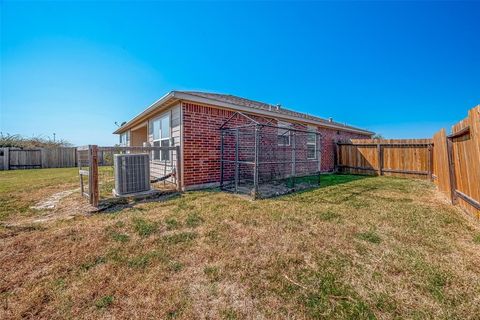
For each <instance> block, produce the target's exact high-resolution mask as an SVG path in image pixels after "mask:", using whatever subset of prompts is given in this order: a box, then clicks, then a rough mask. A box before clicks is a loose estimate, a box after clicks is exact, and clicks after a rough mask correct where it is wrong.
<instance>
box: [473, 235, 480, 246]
mask: <svg viewBox="0 0 480 320" xmlns="http://www.w3.org/2000/svg"><path fill="white" fill-rule="evenodd" d="M473 242H474V243H476V244H480V233H479V234H476V235H475V236H474V237H473Z"/></svg>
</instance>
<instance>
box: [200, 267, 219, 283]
mask: <svg viewBox="0 0 480 320" xmlns="http://www.w3.org/2000/svg"><path fill="white" fill-rule="evenodd" d="M203 273H205V275H206V276H207V277H208V279H210V281H218V280H220V271H219V270H218V268H217V267H213V266H212V267H209V266H207V267H205V268H203Z"/></svg>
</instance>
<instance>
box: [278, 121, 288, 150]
mask: <svg viewBox="0 0 480 320" xmlns="http://www.w3.org/2000/svg"><path fill="white" fill-rule="evenodd" d="M290 127H291V124H290V123H288V122H282V121H278V131H277V142H278V145H279V146H289V145H290Z"/></svg>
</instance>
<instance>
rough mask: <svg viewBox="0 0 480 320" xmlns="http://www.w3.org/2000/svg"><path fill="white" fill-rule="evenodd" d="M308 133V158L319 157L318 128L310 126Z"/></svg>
mask: <svg viewBox="0 0 480 320" xmlns="http://www.w3.org/2000/svg"><path fill="white" fill-rule="evenodd" d="M308 131H310V132H309V133H307V159H317V129H316V128H315V127H310V126H309V127H308Z"/></svg>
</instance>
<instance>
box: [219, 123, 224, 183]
mask: <svg viewBox="0 0 480 320" xmlns="http://www.w3.org/2000/svg"><path fill="white" fill-rule="evenodd" d="M223 143H224V139H223V130H222V129H220V189H223Z"/></svg>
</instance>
